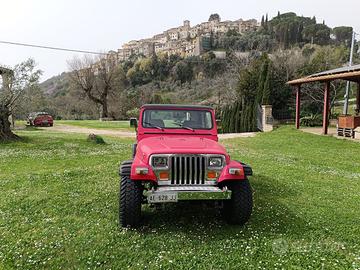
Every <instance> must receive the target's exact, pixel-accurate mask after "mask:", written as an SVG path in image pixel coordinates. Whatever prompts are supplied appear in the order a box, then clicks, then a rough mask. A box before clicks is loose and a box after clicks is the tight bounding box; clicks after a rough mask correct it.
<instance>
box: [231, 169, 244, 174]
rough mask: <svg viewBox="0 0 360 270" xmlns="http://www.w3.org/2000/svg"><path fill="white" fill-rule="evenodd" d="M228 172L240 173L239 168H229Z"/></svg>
mask: <svg viewBox="0 0 360 270" xmlns="http://www.w3.org/2000/svg"><path fill="white" fill-rule="evenodd" d="M229 174H232V175H241V169H240V168H230V169H229Z"/></svg>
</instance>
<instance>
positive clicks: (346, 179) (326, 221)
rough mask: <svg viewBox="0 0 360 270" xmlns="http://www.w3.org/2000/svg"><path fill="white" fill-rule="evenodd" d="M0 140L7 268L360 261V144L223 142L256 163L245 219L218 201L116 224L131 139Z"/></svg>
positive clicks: (1, 230) (321, 265)
mask: <svg viewBox="0 0 360 270" xmlns="http://www.w3.org/2000/svg"><path fill="white" fill-rule="evenodd" d="M18 133H19V135H21V136H22V137H23V138H24V141H23V142H18V143H13V144H0V269H13V268H18V269H30V268H32V269H42V268H46V269H85V268H88V269H95V268H102V269H126V268H130V269H160V268H161V269H360V207H359V205H360V155H359V151H360V144H359V143H354V142H350V141H347V140H337V139H335V138H330V137H322V136H317V135H311V134H307V133H302V132H299V131H296V130H294V129H292V128H289V127H285V128H280V129H278V130H276V131H274V132H272V133H267V134H259V135H258V136H256V137H254V138H238V139H231V140H226V141H223V144H225V146H226V148H227V149H228V150H229V152H230V154H231V156H232V158H234V159H241V160H243V161H245V162H247V163H249V164H251V165H252V166H253V170H254V176H253V177H252V178H251V180H250V181H251V183H252V185H253V188H254V202H255V206H254V212H253V215H252V218H251V219H250V222H249V223H248V224H247V225H246V226H244V227H238V226H231V225H227V224H226V223H224V222H223V221H222V220H221V219H220V217H219V215H218V213H217V212H216V211H214V210H212V209H205V210H204V209H202V208H197V207H186V208H181V207H179V205H177V206H169V207H167V208H166V209H164V210H162V211H155V210H153V209H150V208H145V225H144V226H143V227H142V228H140V229H138V230H128V229H120V228H119V227H118V221H117V218H118V217H117V215H118V212H117V211H118V175H117V170H118V164H119V162H120V161H121V160H124V159H127V158H128V157H129V156H130V149H131V148H130V146H131V143H132V141H131V140H130V139H118V138H110V137H105V141H106V142H107V144H105V145H95V144H92V143H90V142H87V141H86V135H76V134H61V133H48V132H46V131H43V130H42V131H36V130H32V131H21V132H18Z"/></svg>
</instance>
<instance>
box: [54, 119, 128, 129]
mask: <svg viewBox="0 0 360 270" xmlns="http://www.w3.org/2000/svg"><path fill="white" fill-rule="evenodd" d="M54 123H55V125H57V124H63V125H69V126H76V127H85V128H96V129H124V130H131V131H133V130H134V128H131V127H130V123H129V121H99V120H55V121H54Z"/></svg>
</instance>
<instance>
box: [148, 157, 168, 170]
mask: <svg viewBox="0 0 360 270" xmlns="http://www.w3.org/2000/svg"><path fill="white" fill-rule="evenodd" d="M151 165H152V166H153V167H155V168H164V167H167V166H168V158H167V157H153V159H152V164H151Z"/></svg>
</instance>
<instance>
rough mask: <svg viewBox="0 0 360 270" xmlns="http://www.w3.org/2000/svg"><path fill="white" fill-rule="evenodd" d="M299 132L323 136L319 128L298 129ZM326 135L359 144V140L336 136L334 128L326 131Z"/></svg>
mask: <svg viewBox="0 0 360 270" xmlns="http://www.w3.org/2000/svg"><path fill="white" fill-rule="evenodd" d="M300 130H301V131H304V132H308V133H311V134H316V135H323V134H322V128H321V127H311V128H301V129H300ZM328 135H329V136H333V137H335V138H337V139H342V140H351V141H355V142H360V140H359V139H353V138H349V137H340V136H338V135H337V131H336V128H334V127H330V128H329V129H328Z"/></svg>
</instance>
